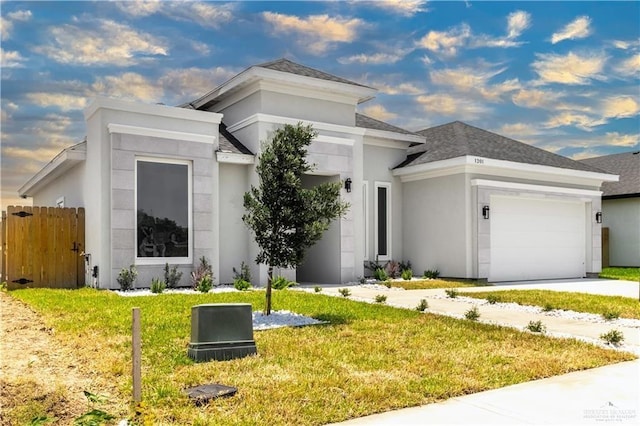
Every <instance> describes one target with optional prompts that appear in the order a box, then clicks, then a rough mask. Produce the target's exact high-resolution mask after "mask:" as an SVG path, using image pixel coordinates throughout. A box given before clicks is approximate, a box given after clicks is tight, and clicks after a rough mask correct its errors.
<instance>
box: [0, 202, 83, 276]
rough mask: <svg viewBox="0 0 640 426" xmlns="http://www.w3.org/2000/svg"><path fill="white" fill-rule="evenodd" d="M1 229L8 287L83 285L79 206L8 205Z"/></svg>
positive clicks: (4, 273)
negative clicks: (75, 207) (77, 207)
mask: <svg viewBox="0 0 640 426" xmlns="http://www.w3.org/2000/svg"><path fill="white" fill-rule="evenodd" d="M1 229H2V232H1V234H2V235H1V239H2V281H6V282H7V284H8V287H9V289H15V288H24V287H52V288H78V287H82V286H84V257H83V256H82V253H83V252H84V235H85V234H84V209H83V208H79V209H77V210H76V209H74V208H59V207H16V206H9V207H8V208H7V211H6V212H2V226H1Z"/></svg>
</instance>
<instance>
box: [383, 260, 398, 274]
mask: <svg viewBox="0 0 640 426" xmlns="http://www.w3.org/2000/svg"><path fill="white" fill-rule="evenodd" d="M385 269H386V270H387V275H389V277H391V278H398V275H400V264H399V263H398V262H396V261H395V260H390V261H389V262H388V263H387V266H386V267H385Z"/></svg>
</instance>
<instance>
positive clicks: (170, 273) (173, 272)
mask: <svg viewBox="0 0 640 426" xmlns="http://www.w3.org/2000/svg"><path fill="white" fill-rule="evenodd" d="M181 278H182V272H179V271H178V267H177V266H175V265H174V266H172V267H171V268H170V267H169V264H168V263H165V264H164V282H165V283H166V284H167V287H169V288H175V287H176V286H177V285H178V283H180V279H181Z"/></svg>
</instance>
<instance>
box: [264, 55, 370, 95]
mask: <svg viewBox="0 0 640 426" xmlns="http://www.w3.org/2000/svg"><path fill="white" fill-rule="evenodd" d="M255 66H256V67H258V68H266V69H269V70H274V71H281V72H288V73H290V74H296V75H302V76H304V77H313V78H318V79H320V80H327V81H335V82H336V83H344V84H351V85H353V86H360V87H367V88H369V89H371V87H369V86H365V85H364V84H360V83H356V82H353V81H351V80H347V79H345V78H342V77H338V76H336V75H333V74H329V73H326V72H324V71H320V70H317V69H315V68H311V67H307V66H305V65H300V64H297V63H295V62H292V61H290V60H288V59H285V58H280V59H277V60H275V61H271V62H265V63H264V64H259V65H255Z"/></svg>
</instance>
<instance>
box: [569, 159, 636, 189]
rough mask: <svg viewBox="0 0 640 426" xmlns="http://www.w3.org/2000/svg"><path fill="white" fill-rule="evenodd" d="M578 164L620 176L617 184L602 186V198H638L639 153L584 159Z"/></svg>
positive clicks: (607, 183)
mask: <svg viewBox="0 0 640 426" xmlns="http://www.w3.org/2000/svg"><path fill="white" fill-rule="evenodd" d="M580 162H581V163H584V164H588V165H590V166H593V167H597V168H599V169H602V170H604V171H606V172H607V173H613V174H616V175H619V176H620V180H619V181H618V182H605V183H603V184H602V191H603V194H602V197H603V198H622V197H640V151H635V152H624V153H622V154H612V155H605V156H603V157H594V158H585V159H584V160H580Z"/></svg>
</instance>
